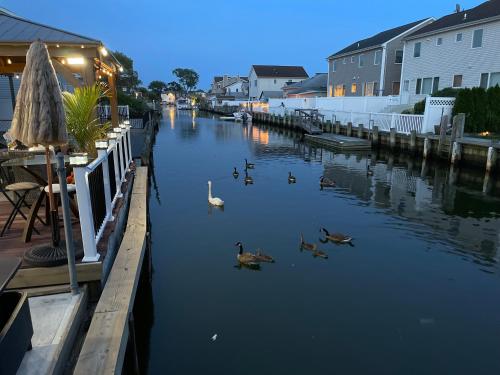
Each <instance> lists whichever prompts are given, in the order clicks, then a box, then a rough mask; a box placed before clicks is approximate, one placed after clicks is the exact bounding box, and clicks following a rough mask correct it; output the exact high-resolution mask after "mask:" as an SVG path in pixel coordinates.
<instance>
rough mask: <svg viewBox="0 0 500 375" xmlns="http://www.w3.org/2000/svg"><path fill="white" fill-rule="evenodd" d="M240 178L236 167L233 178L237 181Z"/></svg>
mask: <svg viewBox="0 0 500 375" xmlns="http://www.w3.org/2000/svg"><path fill="white" fill-rule="evenodd" d="M239 176H240V173H239V172H238V171H237V170H236V167H234V171H233V177H234V178H235V179H237V178H238V177H239Z"/></svg>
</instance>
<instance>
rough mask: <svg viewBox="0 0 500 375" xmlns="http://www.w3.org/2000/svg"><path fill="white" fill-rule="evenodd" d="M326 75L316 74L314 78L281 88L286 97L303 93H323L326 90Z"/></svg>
mask: <svg viewBox="0 0 500 375" xmlns="http://www.w3.org/2000/svg"><path fill="white" fill-rule="evenodd" d="M327 81H328V73H317V74H316V75H315V76H314V77H311V78H308V79H306V80H304V81H301V82H297V83H293V84H291V85H288V86H285V87H283V91H286V92H287V93H288V95H293V94H301V93H305V92H325V93H326V90H327Z"/></svg>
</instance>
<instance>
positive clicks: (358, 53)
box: [328, 18, 433, 96]
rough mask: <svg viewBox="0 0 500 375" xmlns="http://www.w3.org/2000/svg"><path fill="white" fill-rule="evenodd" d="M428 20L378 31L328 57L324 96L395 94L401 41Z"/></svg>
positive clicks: (401, 53) (399, 64) (401, 50)
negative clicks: (326, 87) (326, 93)
mask: <svg viewBox="0 0 500 375" xmlns="http://www.w3.org/2000/svg"><path fill="white" fill-rule="evenodd" d="M432 21H433V19H432V18H426V19H423V20H419V21H416V22H412V23H409V24H406V25H402V26H398V27H395V28H392V29H389V30H385V31H382V32H380V33H378V34H376V35H374V36H371V37H369V38H367V39H363V40H360V41H357V42H355V43H353V44H351V45H349V46H347V47H345V48H343V49H342V50H340V51H338V52H336V53H334V54H333V55H331V56H330V57H328V73H329V77H328V96H380V95H399V91H400V82H401V81H400V78H401V65H402V63H403V45H404V43H403V38H404V37H405V36H407V35H409V34H410V33H413V32H415V31H417V30H419V29H421V28H422V27H425V26H426V25H428V24H430V23H431V22H432Z"/></svg>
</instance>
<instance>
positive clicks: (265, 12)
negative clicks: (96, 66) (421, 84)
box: [0, 0, 481, 89]
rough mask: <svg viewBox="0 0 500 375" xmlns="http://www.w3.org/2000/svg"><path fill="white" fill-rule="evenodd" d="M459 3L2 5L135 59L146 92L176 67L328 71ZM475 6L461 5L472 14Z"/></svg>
mask: <svg viewBox="0 0 500 375" xmlns="http://www.w3.org/2000/svg"><path fill="white" fill-rule="evenodd" d="M456 2H457V0H440V1H435V0H421V1H419V2H414V1H400V0H385V1H338V0H286V1H285V0H257V1H237V0H210V1H202V0H200V1H192V0H191V1H189V0H186V1H173V0H144V1H140V0H121V1H118V0H107V1H93V0H86V1H82V0H72V1H68V0H44V1H32V0H0V6H2V7H5V8H7V9H9V10H10V11H12V12H14V13H16V14H17V15H19V16H21V17H24V18H28V19H30V20H33V21H36V22H40V23H43V24H47V25H50V26H54V27H58V28H61V29H65V30H68V31H72V32H75V33H79V34H82V35H85V36H89V37H93V38H96V39H99V40H101V41H103V42H104V44H105V45H106V46H107V47H108V48H109V49H111V50H119V51H122V52H124V53H125V54H127V55H129V56H130V57H132V58H133V60H134V63H135V69H136V70H137V71H138V72H139V76H140V78H141V79H142V81H143V83H144V85H147V84H148V83H149V82H150V81H151V80H155V79H159V80H162V81H166V82H168V81H171V80H173V77H172V74H171V71H172V69H174V68H176V67H185V68H193V69H195V70H196V71H197V72H198V73H199V74H200V83H199V87H200V88H202V89H206V88H208V86H209V84H210V81H211V78H212V76H213V75H222V74H231V75H236V74H240V75H245V76H246V75H247V74H248V72H249V69H250V65H252V64H276V65H303V66H304V67H305V69H306V70H307V72H308V73H309V74H310V75H313V74H314V73H316V72H326V71H327V63H326V60H325V59H326V57H327V56H328V55H330V54H332V53H334V52H336V51H337V50H339V49H341V48H343V47H344V46H346V45H348V44H351V43H353V42H355V41H356V40H359V39H363V38H365V37H368V36H370V35H372V34H375V33H377V32H380V31H382V30H384V29H387V28H391V27H395V26H399V25H402V24H405V23H409V22H412V21H415V20H418V19H422V18H426V17H431V16H432V17H435V18H439V17H441V16H443V15H445V14H447V13H450V12H452V11H454V9H455V4H456ZM480 3H481V1H479V0H463V1H461V5H462V7H464V8H471V7H474V6H476V5H478V4H480Z"/></svg>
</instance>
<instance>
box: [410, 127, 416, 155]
mask: <svg viewBox="0 0 500 375" xmlns="http://www.w3.org/2000/svg"><path fill="white" fill-rule="evenodd" d="M416 149H417V131H416V130H412V131H411V133H410V151H411V152H412V153H413V152H415V150H416Z"/></svg>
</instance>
